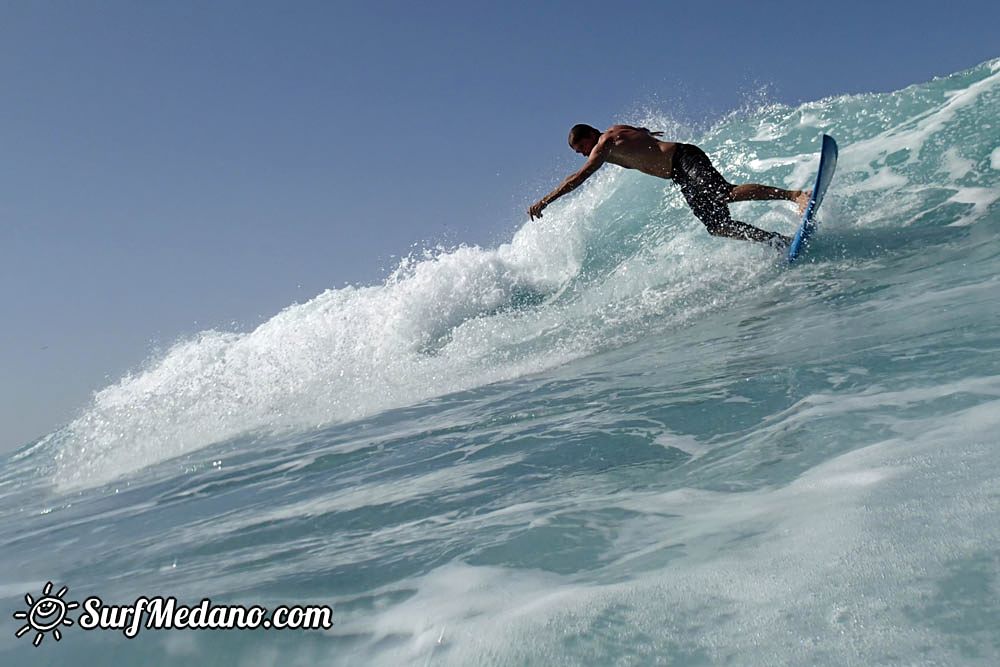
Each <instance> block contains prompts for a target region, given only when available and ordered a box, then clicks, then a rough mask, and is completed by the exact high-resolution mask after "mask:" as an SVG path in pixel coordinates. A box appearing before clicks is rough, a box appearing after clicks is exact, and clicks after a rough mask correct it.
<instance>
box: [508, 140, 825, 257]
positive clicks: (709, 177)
mask: <svg viewBox="0 0 1000 667" xmlns="http://www.w3.org/2000/svg"><path fill="white" fill-rule="evenodd" d="M662 134H663V133H662V132H650V131H649V130H647V129H646V128H643V127H632V126H631V125H612V126H611V127H610V128H608V129H607V131H605V132H601V131H600V130H598V129H597V128H596V127H591V126H590V125H582V124H581V125H574V126H573V129H571V130H570V132H569V145H570V148H572V149H573V150H574V151H576V152H577V153H580V154H581V155H585V156H587V162H586V163H585V164H584V165H583V167H582V168H581V169H580V170H579V171H577V172H576V173H574V174H571V175H570V176H567V177H566V179H565V180H564V181H563V182H562V183H560V184H559V187H557V188H556V189H555V190H553V191H552V192H550V193H549V194H547V195H545V196H544V197H542V198H541V199H540V200H539V201H538V202H537V203H536V204H534V205H532V206H531V208H529V209H528V215H529V216H530V217H531V219H532V220H534V219H535V218H536V217H538V218H540V217H542V209H544V208H545V207H546V206H548V205H549V204H551V203H552V202H554V201H555V200H556V199H559V198H560V197H562V196H563V195H564V194H566V193H568V192H572V191H573V190H575V189H576V188H578V187H579V186H580V184H581V183H583V182H584V181H585V180H587V179H588V178H590V176H591V175H592V174H593V173H594V172H595V171H597V170H598V169H599V168H600V167H601V165H602V164H604V163H605V162H610V163H611V164H617V165H618V166H620V167H625V168H626V169H638V170H639V171H641V172H642V173H644V174H649V175H650V176H657V177H659V178H665V179H669V180H673V181H674V182H676V183H677V184H678V185H680V186H681V194H683V195H684V199H685V200H687V203H688V206H690V207H691V210H692V211H693V212H694V214H695V216H697V217H698V219H699V220H701V221H702V222H703V223H704V224H705V227H706V228H707V229H708V232H709V234H712V235H713V236H728V237H729V238H734V239H743V240H747V241H763V242H765V243H771V244H774V243H775V242H778V243H782V244H783V245H788V244H789V243H791V239H790V238H789V237H787V236H784V235H782V234H778V233H777V232H765V231H764V230H762V229H757V228H756V227H754V226H753V225H748V224H747V223H745V222H740V221H739V220H733V219H732V217H730V215H729V204H732V203H733V202H738V201H763V200H775V199H779V200H782V199H783V200H787V201H791V202H795V203H796V204H798V205H799V212H800V214H801V212H802V211H804V210H805V207H806V204H807V203H808V201H809V193H808V192H804V191H802V190H782V189H781V188H773V187H770V186H768V185H757V184H756V183H748V184H745V185H733V184H732V183H730V182H729V181H727V180H726V179H725V178H724V177H723V176H722V174H720V173H719V172H718V170H716V168H715V167H714V166H712V162H711V160H709V159H708V156H707V155H705V152H704V151H703V150H701V149H700V148H698V147H697V146H695V145H694V144H682V143H675V142H670V141H660V140H659V139H657V138H656V137H658V136H660V135H662Z"/></svg>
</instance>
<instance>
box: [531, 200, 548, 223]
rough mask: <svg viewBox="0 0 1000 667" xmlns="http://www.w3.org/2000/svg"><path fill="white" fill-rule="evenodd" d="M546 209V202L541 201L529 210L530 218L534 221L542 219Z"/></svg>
mask: <svg viewBox="0 0 1000 667" xmlns="http://www.w3.org/2000/svg"><path fill="white" fill-rule="evenodd" d="M543 208H545V202H544V201H539V202H536V203H535V204H532V205H531V208H529V209H528V217H529V218H531V219H532V220H534V219H535V218H540V217H542V209H543Z"/></svg>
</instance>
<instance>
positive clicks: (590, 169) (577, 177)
mask: <svg viewBox="0 0 1000 667" xmlns="http://www.w3.org/2000/svg"><path fill="white" fill-rule="evenodd" d="M610 149H611V145H610V143H609V142H608V141H607V139H606V137H604V136H602V137H601V138H600V140H598V142H597V145H596V146H594V150H592V151H591V152H590V157H588V158H587V162H586V163H585V164H584V165H583V167H582V168H581V169H580V170H579V171H577V172H575V173H573V174H570V175H569V176H567V177H566V178H565V179H564V180H563V182H562V183H560V184H559V186H558V187H557V188H556V189H555V190H553V191H552V192H550V193H549V194H547V195H545V196H544V197H542V198H541V199H539V200H538V201H537V202H535V203H534V204H532V205H531V208H529V209H528V216H529V217H530V218H531V219H532V220H534V219H535V218H540V217H542V209H544V208H545V207H546V206H548V205H549V204H551V203H552V202H554V201H555V200H557V199H559V198H560V197H562V196H563V195H565V194H568V193H570V192H572V191H573V190H576V189H577V188H578V187H580V186H581V185H582V184H583V182H584V181H586V180H587V179H588V178H590V177H591V175H592V174H593V173H594V172H595V171H597V170H598V169H600V168H601V165H602V164H604V162H605V161H606V160H607V159H608V151H609V150H610ZM584 150H586V149H584Z"/></svg>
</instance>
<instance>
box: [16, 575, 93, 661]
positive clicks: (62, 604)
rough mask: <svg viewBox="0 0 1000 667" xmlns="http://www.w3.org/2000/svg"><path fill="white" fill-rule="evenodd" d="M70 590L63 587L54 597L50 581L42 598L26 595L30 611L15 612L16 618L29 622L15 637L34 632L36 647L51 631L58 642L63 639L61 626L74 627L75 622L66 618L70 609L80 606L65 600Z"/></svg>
mask: <svg viewBox="0 0 1000 667" xmlns="http://www.w3.org/2000/svg"><path fill="white" fill-rule="evenodd" d="M68 590H69V588H68V587H67V586H63V587H62V588H60V589H59V592H58V593H56V594H55V595H52V582H51V581H50V582H48V583H47V584H45V588H43V589H42V597H40V598H38V599H37V600H35V599H34V598H32V597H31V595H30V594H29V595H25V596H24V601H25V602H27V603H28V611H15V612H14V618H16V619H20V620H25V621H27V622H26V623H25V624H24V625H23V626H21V628H20V629H19V630H18V631H17V632H15V633H14V636H15V637H20V636H21V635H23V634H25V633H26V632H29V631H31V630H34V631H35V632H37V633H38V634H36V635H35V641H33V642H32V644H34V645H35V646H38V645H39V644H41V643H42V639H43V638H44V637H45V633H46V632H49V631H51V632H52V636H53V637H55V638H56V641H59V640H60V639H62V632H60V631H59V626H61V625H73V621H72V620H71V619H69V618H66V613H67V612H68V611H69V610H70V609H76V608H77V607H79V606H80V604H79V603H77V602H66V601H65V600H63V595H65V594H66V591H68Z"/></svg>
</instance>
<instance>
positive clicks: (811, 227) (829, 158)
mask: <svg viewBox="0 0 1000 667" xmlns="http://www.w3.org/2000/svg"><path fill="white" fill-rule="evenodd" d="M837 153H838V151H837V142H836V141H834V140H833V137H831V136H830V135H829V134H824V135H823V147H822V148H821V149H820V152H819V170H818V171H817V172H816V184H815V185H814V186H813V189H812V195H811V196H810V197H809V203H808V204H806V210H805V213H803V214H802V224H800V225H799V231H797V232H795V237H794V238H793V239H792V244H791V245H790V246H788V261H789V262H794V261H795V260H796V259H798V258H799V255H801V254H802V252H803V251H805V249H806V247H807V243H808V241H809V237H811V236H812V235H813V234H814V233H815V232H816V211H818V210H819V205H820V204H821V203H823V195H825V194H826V189H827V188H828V187H830V181H832V180H833V172H835V171H836V170H837Z"/></svg>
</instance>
